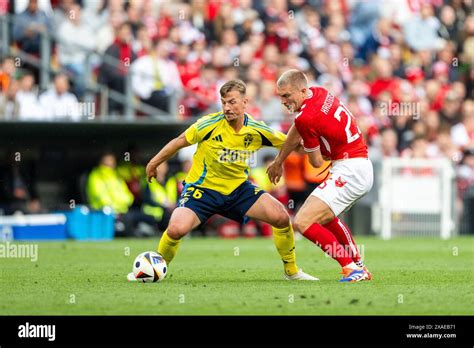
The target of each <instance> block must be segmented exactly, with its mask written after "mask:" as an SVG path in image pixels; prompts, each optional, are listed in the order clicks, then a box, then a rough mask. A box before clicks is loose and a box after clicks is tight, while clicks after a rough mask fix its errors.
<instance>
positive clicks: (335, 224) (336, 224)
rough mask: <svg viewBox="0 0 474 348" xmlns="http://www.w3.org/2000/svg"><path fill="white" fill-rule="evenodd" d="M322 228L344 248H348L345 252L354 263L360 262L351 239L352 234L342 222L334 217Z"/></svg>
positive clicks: (357, 251)
mask: <svg viewBox="0 0 474 348" xmlns="http://www.w3.org/2000/svg"><path fill="white" fill-rule="evenodd" d="M323 226H324V227H326V228H327V229H328V230H329V231H331V232H332V233H333V234H334V235H335V236H336V238H337V240H338V241H339V243H341V244H342V245H343V246H346V248H347V247H348V248H349V250H347V252H348V253H349V256H350V257H351V258H352V260H353V261H354V262H359V261H360V254H359V250H357V246H356V245H355V243H354V238H352V233H351V231H350V230H349V227H347V226H346V225H345V224H344V222H342V221H341V220H340V219H339V218H338V217H335V218H334V219H333V220H331V221H330V222H328V223H327V224H324V225H323Z"/></svg>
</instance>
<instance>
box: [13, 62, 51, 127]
mask: <svg viewBox="0 0 474 348" xmlns="http://www.w3.org/2000/svg"><path fill="white" fill-rule="evenodd" d="M16 100H17V101H18V104H19V112H18V118H19V119H21V120H37V121H38V120H42V119H43V118H44V116H45V115H44V111H43V108H42V106H41V105H40V103H39V100H38V91H37V89H36V88H35V76H34V75H33V73H31V72H28V71H27V72H25V73H24V74H23V75H22V77H21V79H20V81H19V89H18V92H17V94H16Z"/></svg>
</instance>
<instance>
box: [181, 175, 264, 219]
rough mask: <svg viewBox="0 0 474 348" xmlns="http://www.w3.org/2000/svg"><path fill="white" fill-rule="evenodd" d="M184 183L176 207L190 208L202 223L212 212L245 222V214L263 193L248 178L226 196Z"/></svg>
mask: <svg viewBox="0 0 474 348" xmlns="http://www.w3.org/2000/svg"><path fill="white" fill-rule="evenodd" d="M184 184H185V185H184V189H183V192H182V193H181V196H180V197H179V200H178V207H186V208H189V209H191V210H192V211H193V212H195V213H196V215H197V216H198V218H199V220H200V221H201V223H202V224H203V223H205V222H206V221H207V219H209V218H210V217H211V216H212V215H214V214H219V215H222V216H225V217H227V218H229V219H232V220H234V221H237V222H239V223H244V224H245V223H246V222H247V221H248V219H249V218H248V217H247V216H245V214H246V213H247V211H248V210H249V209H250V207H251V206H252V205H253V204H254V203H255V202H256V201H257V199H259V198H260V196H261V195H263V194H264V193H265V191H264V190H262V189H261V188H259V187H258V186H255V185H253V184H252V183H251V182H250V181H248V180H247V181H245V182H244V183H242V184H241V185H240V186H239V187H237V188H236V189H235V190H234V191H232V193H231V194H229V195H227V196H226V195H223V194H221V193H219V192H217V191H214V190H211V189H208V188H202V187H199V186H196V185H193V184H186V183H184Z"/></svg>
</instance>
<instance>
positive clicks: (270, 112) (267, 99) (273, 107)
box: [257, 80, 285, 121]
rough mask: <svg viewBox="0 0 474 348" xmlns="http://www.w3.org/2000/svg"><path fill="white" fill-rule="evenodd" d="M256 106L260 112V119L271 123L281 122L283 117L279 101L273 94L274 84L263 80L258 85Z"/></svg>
mask: <svg viewBox="0 0 474 348" xmlns="http://www.w3.org/2000/svg"><path fill="white" fill-rule="evenodd" d="M257 106H258V107H259V109H260V110H261V118H262V119H263V120H264V121H266V120H273V121H283V118H284V117H285V116H284V114H283V110H282V107H281V104H280V100H279V99H278V97H277V96H276V94H275V84H274V83H273V82H272V81H268V80H264V81H262V83H261V84H260V92H259V93H258V95H257Z"/></svg>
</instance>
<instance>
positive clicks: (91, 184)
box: [86, 152, 154, 236]
mask: <svg viewBox="0 0 474 348" xmlns="http://www.w3.org/2000/svg"><path fill="white" fill-rule="evenodd" d="M116 165H117V161H116V158H115V155H114V154H113V153H112V152H104V154H103V155H102V156H101V158H100V162H99V165H98V166H97V167H95V168H93V169H92V171H91V172H90V174H89V178H88V180H87V187H86V191H87V197H88V202H89V205H90V206H91V208H92V209H97V210H100V209H104V208H106V207H108V208H111V209H112V211H113V212H114V213H115V214H116V219H117V223H116V232H117V234H118V235H119V236H123V235H126V236H132V235H134V236H142V235H152V234H153V233H154V231H153V229H152V227H151V226H152V225H153V224H154V222H153V221H152V220H153V219H149V218H148V217H147V216H146V215H144V214H143V213H141V212H140V210H139V209H138V208H136V209H134V208H132V203H133V194H132V193H131V192H130V191H129V189H128V187H127V184H126V183H125V181H124V180H122V179H121V178H120V177H119V176H118V174H117V171H116V170H115V168H116Z"/></svg>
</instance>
